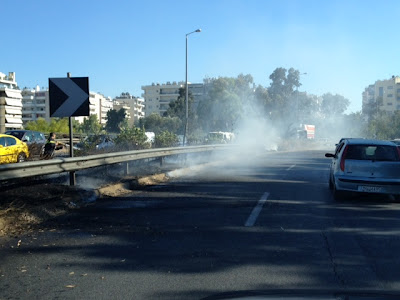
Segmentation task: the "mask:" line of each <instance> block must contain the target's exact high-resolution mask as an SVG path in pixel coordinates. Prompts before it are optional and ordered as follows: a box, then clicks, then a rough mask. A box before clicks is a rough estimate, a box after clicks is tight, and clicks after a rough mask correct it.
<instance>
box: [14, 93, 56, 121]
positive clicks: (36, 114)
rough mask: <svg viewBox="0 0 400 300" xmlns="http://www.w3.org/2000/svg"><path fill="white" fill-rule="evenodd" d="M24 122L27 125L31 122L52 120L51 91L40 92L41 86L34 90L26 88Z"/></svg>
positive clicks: (23, 95) (23, 110)
mask: <svg viewBox="0 0 400 300" xmlns="http://www.w3.org/2000/svg"><path fill="white" fill-rule="evenodd" d="M21 94H22V122H23V124H24V125H25V124H26V123H28V122H30V121H36V120H37V119H39V118H43V119H45V120H46V121H49V120H50V105H49V103H50V101H49V91H48V90H40V87H39V86H36V88H34V89H29V88H24V89H23V90H22V93H21Z"/></svg>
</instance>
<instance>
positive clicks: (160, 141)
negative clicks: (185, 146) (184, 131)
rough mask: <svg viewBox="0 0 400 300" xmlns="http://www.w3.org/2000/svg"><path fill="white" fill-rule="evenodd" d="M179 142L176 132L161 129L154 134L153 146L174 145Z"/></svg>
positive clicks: (164, 146)
mask: <svg viewBox="0 0 400 300" xmlns="http://www.w3.org/2000/svg"><path fill="white" fill-rule="evenodd" d="M178 143H179V138H178V136H177V135H176V134H174V133H172V132H169V131H163V132H161V133H159V134H157V135H156V137H155V139H154V146H155V147H156V148H166V147H174V146H176V145H177V144H178Z"/></svg>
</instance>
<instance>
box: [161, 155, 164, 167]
mask: <svg viewBox="0 0 400 300" xmlns="http://www.w3.org/2000/svg"><path fill="white" fill-rule="evenodd" d="M164 158H165V157H164V156H161V157H160V167H162V166H163V165H164Z"/></svg>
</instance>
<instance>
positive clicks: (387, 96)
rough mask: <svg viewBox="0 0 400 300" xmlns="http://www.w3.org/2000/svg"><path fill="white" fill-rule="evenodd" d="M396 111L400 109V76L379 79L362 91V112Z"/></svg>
mask: <svg viewBox="0 0 400 300" xmlns="http://www.w3.org/2000/svg"><path fill="white" fill-rule="evenodd" d="M378 110H381V111H386V112H395V111H397V110H400V77H399V76H392V78H391V79H387V80H377V81H375V83H374V84H371V85H369V86H368V87H366V88H365V90H364V92H363V93H362V112H363V113H365V114H369V113H371V112H372V111H378Z"/></svg>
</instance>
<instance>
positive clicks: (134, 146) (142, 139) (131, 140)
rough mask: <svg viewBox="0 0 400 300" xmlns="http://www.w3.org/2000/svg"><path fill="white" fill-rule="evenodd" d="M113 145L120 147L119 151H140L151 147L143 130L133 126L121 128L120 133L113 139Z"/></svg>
mask: <svg viewBox="0 0 400 300" xmlns="http://www.w3.org/2000/svg"><path fill="white" fill-rule="evenodd" d="M115 144H116V145H117V146H118V147H120V149H121V150H140V149H148V148H150V147H151V144H150V143H149V142H148V139H147V136H146V134H145V131H144V129H140V128H137V127H135V126H132V127H128V126H125V127H123V128H121V132H120V133H119V135H118V136H117V137H116V138H115Z"/></svg>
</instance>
